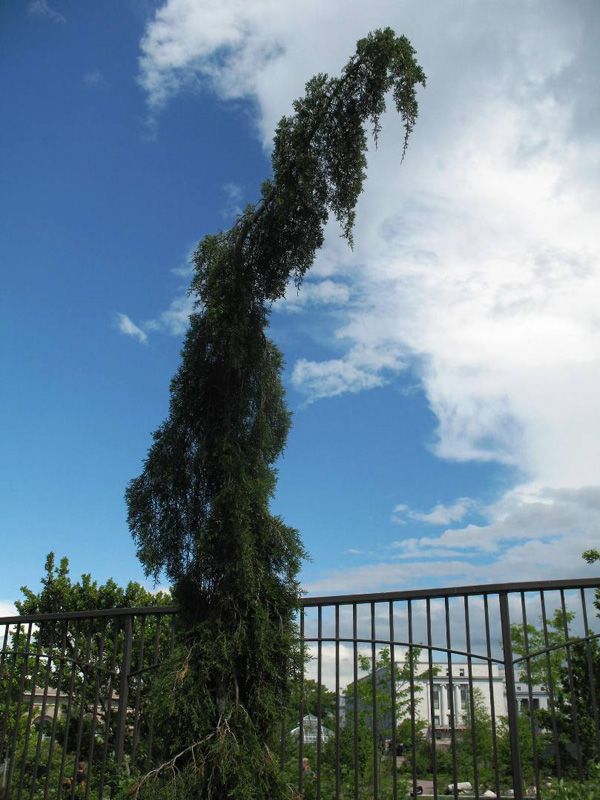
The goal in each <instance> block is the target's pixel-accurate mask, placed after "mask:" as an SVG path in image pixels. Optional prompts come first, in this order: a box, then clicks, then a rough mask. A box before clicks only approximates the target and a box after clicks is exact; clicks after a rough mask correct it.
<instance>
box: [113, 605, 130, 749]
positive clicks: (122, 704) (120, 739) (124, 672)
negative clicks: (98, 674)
mask: <svg viewBox="0 0 600 800" xmlns="http://www.w3.org/2000/svg"><path fill="white" fill-rule="evenodd" d="M123 629H124V632H125V641H124V642H123V661H122V663H121V674H120V679H119V715H118V717H117V740H116V746H115V762H116V763H117V764H122V763H123V757H124V755H125V731H126V729H127V705H128V703H129V673H130V672H131V650H132V639H133V617H132V616H131V614H128V615H127V616H126V617H125V619H124V620H123Z"/></svg>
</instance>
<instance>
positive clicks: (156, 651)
mask: <svg viewBox="0 0 600 800" xmlns="http://www.w3.org/2000/svg"><path fill="white" fill-rule="evenodd" d="M162 619H163V618H162V617H160V616H158V615H157V617H156V628H155V631H154V652H153V664H157V663H158V655H159V645H160V631H161V627H162ZM174 634H175V617H173V619H172V621H171V650H170V652H173V638H174ZM153 742H154V692H151V693H150V715H149V719H148V744H147V747H146V769H147V770H148V769H150V764H151V763H152V744H153Z"/></svg>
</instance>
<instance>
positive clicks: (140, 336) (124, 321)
mask: <svg viewBox="0 0 600 800" xmlns="http://www.w3.org/2000/svg"><path fill="white" fill-rule="evenodd" d="M117 324H118V328H119V330H120V331H121V333H124V334H125V336H133V337H134V338H135V339H137V340H138V341H140V342H142V344H143V343H144V342H146V341H147V339H148V336H147V335H146V334H145V333H144V331H143V330H142V329H141V328H140V327H138V326H137V325H136V324H135V322H132V321H131V320H130V319H129V317H128V316H127V314H117Z"/></svg>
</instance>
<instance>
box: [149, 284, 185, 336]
mask: <svg viewBox="0 0 600 800" xmlns="http://www.w3.org/2000/svg"><path fill="white" fill-rule="evenodd" d="M193 311H194V299H193V298H192V297H190V296H189V295H187V294H184V295H181V296H180V297H176V298H175V299H174V300H172V301H171V304H170V305H169V307H168V308H167V310H166V311H163V312H162V313H161V314H160V315H159V316H158V317H157V318H156V319H151V320H147V321H146V322H144V328H145V329H146V330H148V331H164V332H166V333H168V334H170V335H171V336H181V335H182V334H184V333H185V332H186V331H187V329H188V325H189V322H190V314H191V313H192V312H193Z"/></svg>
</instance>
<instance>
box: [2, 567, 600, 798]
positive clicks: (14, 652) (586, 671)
mask: <svg viewBox="0 0 600 800" xmlns="http://www.w3.org/2000/svg"><path fill="white" fill-rule="evenodd" d="M599 588H600V579H586V580H573V581H554V582H535V583H527V584H501V585H486V586H472V587H459V588H451V589H434V590H428V591H412V592H394V593H385V594H372V595H347V596H341V597H320V598H304V599H303V601H302V608H301V612H300V618H299V631H300V637H301V641H302V642H303V648H304V654H305V658H306V662H305V670H304V678H303V680H302V682H301V685H299V686H298V687H296V691H295V693H294V699H293V702H292V703H291V704H290V706H289V708H288V710H287V711H286V713H285V715H284V718H283V719H282V724H281V737H280V742H279V744H277V747H278V748H279V758H280V764H281V769H282V771H283V773H284V775H285V777H286V778H287V781H288V783H289V784H290V786H291V787H296V788H295V789H293V791H294V792H295V793H296V796H303V797H305V798H306V799H307V800H310V798H313V799H314V800H321V798H323V800H330V798H331V799H332V798H336V800H338V798H344V799H347V800H350V799H352V800H363V798H369V799H370V798H372V800H392V798H394V800H395V799H396V798H399V797H405V796H407V795H410V794H412V795H413V796H416V795H417V794H421V793H422V794H423V795H425V796H427V795H430V796H433V797H439V796H443V795H450V796H454V797H457V796H458V795H459V794H460V795H471V796H474V797H477V798H478V797H482V796H490V795H491V794H492V795H495V796H497V797H500V796H514V797H515V798H517V799H519V798H522V797H525V796H531V797H537V798H538V800H541V798H542V797H543V798H546V797H551V796H552V791H553V788H552V787H553V784H555V783H556V781H557V780H558V779H561V778H564V779H567V780H573V781H579V782H582V781H585V780H589V779H594V778H597V776H598V773H597V772H595V769H596V766H595V765H596V764H598V763H600V727H599V709H598V701H599V700H600V698H599V697H598V692H599V690H600V644H599V643H598V638H599V637H600V620H599V619H598V608H599V606H598V600H597V591H598V589H599ZM176 612H177V609H176V608H172V607H171V608H166V607H162V608H161V607H153V608H144V609H118V610H111V611H93V612H85V613H83V612H80V613H74V614H57V615H41V616H36V617H11V618H0V642H1V644H2V650H1V652H0V798H3V800H9V798H11V800H21V798H29V800H34V798H35V799H37V798H56V800H62V799H63V798H65V800H66V798H76V797H84V798H86V799H87V798H98V799H99V800H102V798H108V797H111V796H113V795H114V794H115V792H116V791H117V790H118V789H119V787H120V786H123V785H126V784H127V783H130V782H131V780H132V779H133V778H134V777H135V776H136V775H141V774H143V773H144V772H145V771H147V770H148V769H150V768H151V767H152V766H154V765H156V764H157V763H160V761H161V759H162V757H163V755H164V753H163V752H161V748H162V747H163V745H162V742H161V738H160V736H157V732H156V731H155V725H154V718H155V709H154V702H155V699H154V698H155V697H156V693H153V692H151V691H150V688H151V686H152V683H153V679H154V676H155V674H156V667H157V666H158V665H159V664H160V663H161V661H162V660H163V659H164V658H165V656H166V655H168V653H169V652H170V651H171V649H172V647H173V642H174V639H175V623H176V618H177V614H176ZM274 746H275V745H274ZM486 793H487V794H486Z"/></svg>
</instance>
